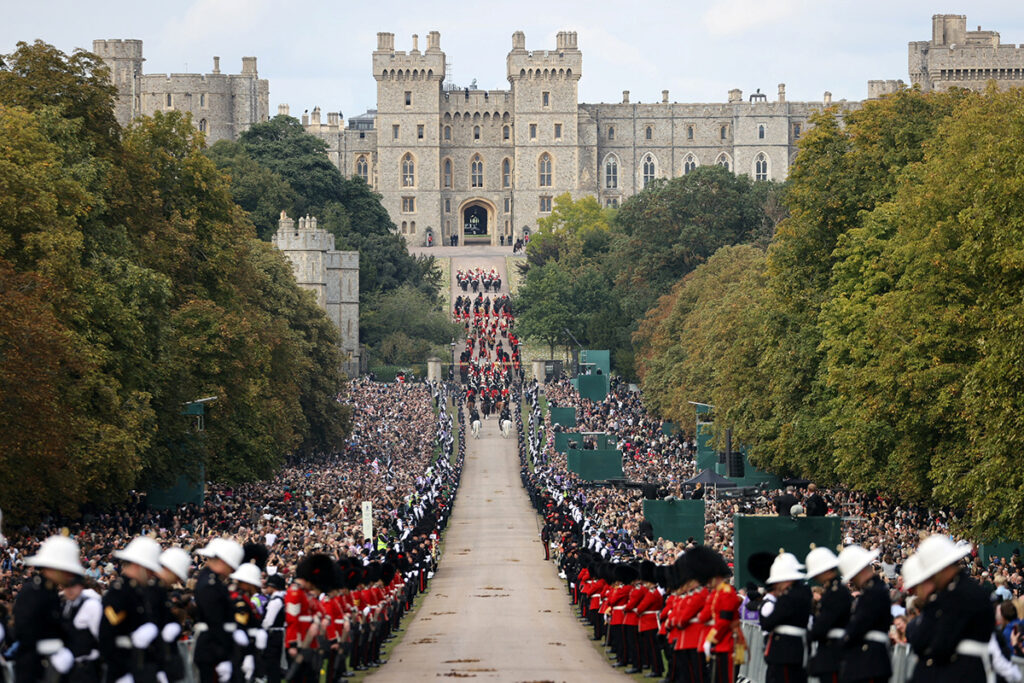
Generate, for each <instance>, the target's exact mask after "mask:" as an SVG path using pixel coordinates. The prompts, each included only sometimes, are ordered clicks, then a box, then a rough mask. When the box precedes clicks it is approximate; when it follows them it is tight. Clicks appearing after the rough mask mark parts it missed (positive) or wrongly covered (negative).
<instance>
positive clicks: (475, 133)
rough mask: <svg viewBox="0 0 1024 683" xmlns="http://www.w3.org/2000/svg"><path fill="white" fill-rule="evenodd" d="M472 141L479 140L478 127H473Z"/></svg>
mask: <svg viewBox="0 0 1024 683" xmlns="http://www.w3.org/2000/svg"><path fill="white" fill-rule="evenodd" d="M473 139H474V140H479V139H480V126H473Z"/></svg>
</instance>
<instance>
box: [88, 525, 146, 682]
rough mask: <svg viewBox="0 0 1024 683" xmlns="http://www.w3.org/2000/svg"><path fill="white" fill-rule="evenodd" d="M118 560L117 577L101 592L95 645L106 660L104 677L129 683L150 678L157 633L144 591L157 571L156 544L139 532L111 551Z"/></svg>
mask: <svg viewBox="0 0 1024 683" xmlns="http://www.w3.org/2000/svg"><path fill="white" fill-rule="evenodd" d="M114 557H115V558H117V559H119V560H121V562H122V566H121V572H120V577H118V579H117V580H116V581H114V582H113V583H112V584H111V586H110V588H109V589H108V590H107V592H106V593H105V594H104V596H103V620H102V621H101V622H100V635H99V649H100V654H101V655H102V657H103V661H105V662H106V663H107V680H110V681H114V682H115V683H118V682H125V683H130V682H131V681H132V680H135V679H138V680H146V681H148V680H154V679H155V678H156V672H157V663H156V657H155V656H154V654H153V653H152V652H150V650H149V648H150V645H152V644H153V641H155V640H156V638H157V636H159V635H160V629H159V628H157V625H156V624H155V623H153V614H152V612H151V610H150V605H149V603H148V600H147V598H146V591H147V590H148V589H149V584H150V582H151V581H152V580H153V577H155V576H156V574H157V573H158V572H159V571H160V544H159V543H157V542H156V541H154V540H153V539H152V538H148V537H146V536H139V537H137V538H134V539H132V541H131V542H130V543H129V544H128V545H127V546H125V548H124V550H119V551H117V552H115V553H114Z"/></svg>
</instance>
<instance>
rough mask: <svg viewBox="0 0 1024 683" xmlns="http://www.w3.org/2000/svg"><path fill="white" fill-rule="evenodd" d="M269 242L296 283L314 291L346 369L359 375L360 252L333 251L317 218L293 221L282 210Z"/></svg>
mask: <svg viewBox="0 0 1024 683" xmlns="http://www.w3.org/2000/svg"><path fill="white" fill-rule="evenodd" d="M271 242H272V243H273V245H274V246H275V247H277V248H278V249H280V250H281V251H282V252H284V255H285V256H287V257H288V260H289V261H291V264H292V272H294V273H295V280H296V282H297V283H298V285H299V286H300V287H302V288H303V289H308V290H310V291H311V292H313V295H314V296H315V297H316V302H317V305H318V306H320V308H322V309H323V310H324V311H325V312H326V313H327V317H328V318H330V320H331V322H332V323H334V326H335V327H336V328H337V330H338V336H339V342H340V346H341V349H342V351H344V352H345V354H346V355H347V359H346V360H345V361H344V366H343V368H344V370H345V372H346V373H348V374H349V376H354V375H356V374H358V373H359V371H360V351H359V252H358V251H337V250H335V248H334V235H331V234H329V233H328V232H327V231H326V230H323V229H322V228H319V227H317V222H316V218H314V217H311V216H305V217H300V218H299V220H298V222H296V221H294V220H292V219H291V218H289V217H288V214H286V213H285V212H284V211H282V212H281V218H280V219H279V220H278V222H277V232H275V233H274V236H273V237H272V238H271Z"/></svg>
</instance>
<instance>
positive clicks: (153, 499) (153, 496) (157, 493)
mask: <svg viewBox="0 0 1024 683" xmlns="http://www.w3.org/2000/svg"><path fill="white" fill-rule="evenodd" d="M205 495H206V489H205V486H204V485H203V484H202V483H201V482H200V483H198V484H194V483H192V482H190V481H189V479H188V477H186V476H184V475H182V476H180V477H178V481H177V482H175V484H174V486H172V487H170V488H166V489H152V490H151V491H147V492H146V502H147V503H148V504H149V506H150V507H152V508H156V509H157V510H167V509H170V508H176V507H179V506H181V505H187V504H189V503H193V504H195V505H202V504H203V500H204V498H205Z"/></svg>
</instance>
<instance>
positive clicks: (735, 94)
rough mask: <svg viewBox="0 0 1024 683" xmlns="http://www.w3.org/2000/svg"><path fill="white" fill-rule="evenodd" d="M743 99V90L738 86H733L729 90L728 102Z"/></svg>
mask: <svg viewBox="0 0 1024 683" xmlns="http://www.w3.org/2000/svg"><path fill="white" fill-rule="evenodd" d="M742 101H743V91H742V90H740V89H739V88H733V89H732V90H730V91H729V104H733V103H736V102H742Z"/></svg>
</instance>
